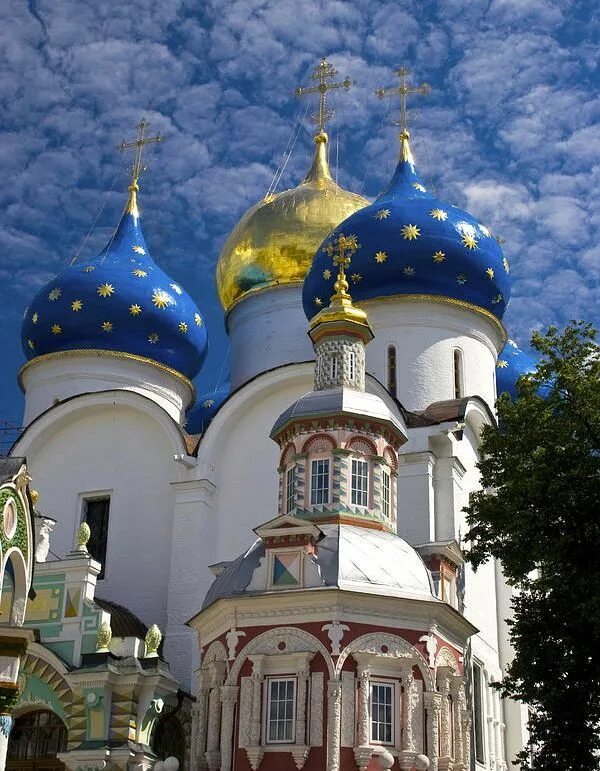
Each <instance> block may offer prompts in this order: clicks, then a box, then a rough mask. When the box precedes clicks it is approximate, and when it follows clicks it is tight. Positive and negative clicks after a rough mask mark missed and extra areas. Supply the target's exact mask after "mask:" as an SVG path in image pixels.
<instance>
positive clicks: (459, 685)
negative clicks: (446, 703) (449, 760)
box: [450, 675, 465, 771]
mask: <svg viewBox="0 0 600 771" xmlns="http://www.w3.org/2000/svg"><path fill="white" fill-rule="evenodd" d="M464 682H465V678H464V677H462V676H461V675H455V676H454V677H452V678H451V679H450V693H451V694H452V703H453V706H454V712H453V715H452V716H451V718H452V720H453V724H454V747H453V748H452V749H451V755H452V756H453V757H454V765H453V769H454V771H462V769H463V768H464V757H465V753H464V746H465V742H464V735H463V725H462V710H463V704H464V703H465V695H464V694H465V686H464Z"/></svg>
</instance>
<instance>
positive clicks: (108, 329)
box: [102, 321, 113, 332]
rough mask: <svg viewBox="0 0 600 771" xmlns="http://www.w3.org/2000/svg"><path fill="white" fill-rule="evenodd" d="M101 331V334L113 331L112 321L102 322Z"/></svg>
mask: <svg viewBox="0 0 600 771" xmlns="http://www.w3.org/2000/svg"><path fill="white" fill-rule="evenodd" d="M102 331H103V332H112V331H113V323H112V321H103V322H102Z"/></svg>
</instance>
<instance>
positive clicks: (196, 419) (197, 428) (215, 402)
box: [185, 380, 231, 434]
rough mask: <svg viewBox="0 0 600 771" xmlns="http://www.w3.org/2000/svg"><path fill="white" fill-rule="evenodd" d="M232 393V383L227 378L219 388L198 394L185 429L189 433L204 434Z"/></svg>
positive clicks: (187, 417) (189, 412)
mask: <svg viewBox="0 0 600 771" xmlns="http://www.w3.org/2000/svg"><path fill="white" fill-rule="evenodd" d="M230 393H231V383H230V382H229V381H228V380H227V381H225V382H224V383H222V384H221V385H220V386H217V388H213V389H212V390H210V391H207V392H206V393H204V394H201V395H200V396H197V397H196V403H195V404H194V406H193V407H192V408H191V409H190V410H188V413H187V415H186V421H185V430H186V431H187V433H188V434H203V433H204V432H205V431H206V429H207V428H208V427H209V425H210V423H211V421H212V419H213V418H214V416H215V415H216V414H217V412H218V411H219V410H220V408H221V405H222V404H223V402H224V401H225V400H226V399H227V397H228V396H229V394H230Z"/></svg>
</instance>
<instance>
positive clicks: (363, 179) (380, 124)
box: [358, 99, 392, 195]
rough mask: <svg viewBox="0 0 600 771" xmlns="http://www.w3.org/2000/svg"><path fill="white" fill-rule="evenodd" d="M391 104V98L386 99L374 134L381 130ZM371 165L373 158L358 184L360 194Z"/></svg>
mask: <svg viewBox="0 0 600 771" xmlns="http://www.w3.org/2000/svg"><path fill="white" fill-rule="evenodd" d="M391 106H392V100H391V99H388V100H387V107H386V110H385V112H384V114H383V116H382V118H381V121H380V122H379V126H377V130H376V131H375V134H374V136H376V135H377V134H379V132H380V131H381V129H382V128H383V124H384V123H385V121H386V119H387V116H388V115H389V112H390V109H391ZM372 166H373V160H371V161H369V163H368V165H367V167H366V169H365V173H364V175H363V178H362V182H361V184H360V189H359V190H358V194H359V195H362V194H363V191H364V189H365V180H366V179H367V174H368V173H369V172H370V171H371V167H372Z"/></svg>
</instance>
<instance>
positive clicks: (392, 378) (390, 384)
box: [387, 345, 397, 399]
mask: <svg viewBox="0 0 600 771" xmlns="http://www.w3.org/2000/svg"><path fill="white" fill-rule="evenodd" d="M387 389H388V391H389V392H390V393H391V395H392V396H393V397H394V399H395V398H396V396H397V381H396V346H395V345H388V349H387Z"/></svg>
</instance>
